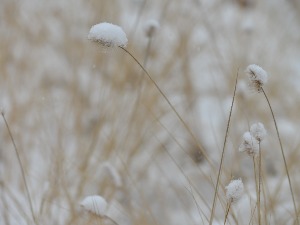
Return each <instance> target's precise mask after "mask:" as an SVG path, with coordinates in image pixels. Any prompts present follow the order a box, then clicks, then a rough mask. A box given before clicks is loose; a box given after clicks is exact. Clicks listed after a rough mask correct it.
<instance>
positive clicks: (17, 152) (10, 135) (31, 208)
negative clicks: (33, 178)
mask: <svg viewBox="0 0 300 225" xmlns="http://www.w3.org/2000/svg"><path fill="white" fill-rule="evenodd" d="M1 115H2V118H3V120H4V123H5V126H6V128H7V131H8V134H9V137H10V139H11V141H12V144H13V146H14V150H15V153H16V155H17V159H18V163H19V166H20V169H21V174H22V178H23V182H24V186H25V191H26V195H27V199H28V203H29V207H30V212H31V215H32V219H33V221H34V223H35V224H38V223H37V221H36V217H35V214H34V211H33V205H32V201H31V196H30V192H29V188H28V185H27V181H26V176H25V171H24V167H23V164H22V161H21V158H20V154H19V150H18V148H17V145H16V143H15V140H14V137H13V135H12V133H11V130H10V128H9V125H8V122H7V120H6V118H5V115H4V112H3V111H2V112H1Z"/></svg>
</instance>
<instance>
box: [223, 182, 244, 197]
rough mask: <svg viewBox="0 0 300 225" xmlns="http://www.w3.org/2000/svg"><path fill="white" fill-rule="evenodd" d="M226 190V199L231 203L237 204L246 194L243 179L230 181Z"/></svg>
mask: <svg viewBox="0 0 300 225" xmlns="http://www.w3.org/2000/svg"><path fill="white" fill-rule="evenodd" d="M225 188H226V197H227V200H228V201H229V202H237V201H238V200H239V199H240V198H241V197H242V195H243V193H244V184H243V181H242V180H241V179H237V180H232V181H230V183H229V184H228V185H227V186H226V187H225Z"/></svg>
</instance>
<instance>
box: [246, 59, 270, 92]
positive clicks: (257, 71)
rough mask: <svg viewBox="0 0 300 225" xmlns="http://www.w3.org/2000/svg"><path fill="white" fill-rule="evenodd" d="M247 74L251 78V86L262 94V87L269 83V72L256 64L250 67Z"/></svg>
mask: <svg viewBox="0 0 300 225" xmlns="http://www.w3.org/2000/svg"><path fill="white" fill-rule="evenodd" d="M245 72H246V74H247V75H248V77H249V80H250V86H251V87H252V88H254V90H256V91H258V92H261V90H262V87H263V86H264V85H265V84H266V83H267V81H268V74H267V72H266V71H265V70H264V69H262V68H261V67H260V66H258V65H255V64H252V65H249V66H248V67H247V69H246V71H245Z"/></svg>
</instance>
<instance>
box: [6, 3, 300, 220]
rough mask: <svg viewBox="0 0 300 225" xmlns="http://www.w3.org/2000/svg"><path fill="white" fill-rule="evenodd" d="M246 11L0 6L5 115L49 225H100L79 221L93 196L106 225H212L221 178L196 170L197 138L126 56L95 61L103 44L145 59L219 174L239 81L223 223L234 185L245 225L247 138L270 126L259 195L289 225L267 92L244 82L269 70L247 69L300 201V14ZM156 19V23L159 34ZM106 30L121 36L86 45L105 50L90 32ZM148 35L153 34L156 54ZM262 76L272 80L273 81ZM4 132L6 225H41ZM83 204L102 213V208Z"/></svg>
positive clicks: (263, 8) (279, 7)
mask: <svg viewBox="0 0 300 225" xmlns="http://www.w3.org/2000/svg"><path fill="white" fill-rule="evenodd" d="M143 2H145V5H144V6H143ZM239 2H241V1H219V0H205V1H201V4H199V1H178V2H176V3H175V2H172V1H169V3H168V4H165V3H164V1H153V2H152V1H151V3H150V1H140V0H138V1H137V0H136V1H131V0H124V1H120V0H118V1H89V2H87V1H83V0H73V1H72V4H70V2H67V1H59V0H53V1H39V0H27V1H19V0H3V1H2V2H1V9H0V11H1V13H0V18H1V20H0V25H1V26H0V35H1V37H2V38H1V40H2V41H1V57H0V68H1V69H0V72H1V73H0V74H1V76H0V81H1V82H0V103H1V107H0V108H3V109H4V111H5V115H6V116H7V120H8V122H9V123H10V125H11V131H12V133H13V135H14V137H15V141H16V144H17V146H18V147H19V149H20V156H21V159H22V162H23V163H24V167H25V168H24V169H25V172H26V177H27V181H28V186H29V191H30V193H31V196H32V201H33V206H34V211H35V213H36V216H37V217H38V218H39V222H40V224H45V225H47V224H57V225H61V224H74V223H75V224H88V223H94V221H92V220H93V217H92V216H91V213H85V214H83V216H81V214H80V213H81V212H77V211H76V210H74V209H75V208H76V206H78V205H79V203H80V201H81V200H82V199H84V197H85V196H90V197H91V196H93V194H95V193H96V194H97V196H100V197H101V196H102V198H103V199H105V200H106V201H107V210H104V211H106V214H102V215H105V216H108V217H110V218H111V219H113V220H114V221H116V222H117V223H118V224H120V225H121V223H122V221H123V222H124V221H125V222H126V224H129V225H130V224H131V225H132V224H133V225H134V224H155V221H154V219H155V220H157V224H174V225H177V224H187V225H188V224H201V225H202V224H207V221H206V218H209V214H210V207H211V203H212V197H213V190H214V184H215V181H216V176H215V174H214V172H213V171H214V170H213V168H212V167H210V166H208V164H207V163H206V162H205V160H202V161H201V160H199V158H201V155H200V154H199V151H198V150H199V149H198V147H197V145H196V144H195V142H194V141H193V140H192V138H191V136H190V135H189V134H188V133H187V132H186V131H185V129H184V128H183V127H182V126H181V123H180V121H178V118H177V117H176V116H175V115H174V113H173V112H172V111H171V110H170V108H168V106H167V105H166V104H165V102H164V101H163V99H161V97H160V96H159V93H157V90H156V89H155V88H153V86H151V85H148V81H147V79H145V78H144V77H143V76H140V72H141V71H140V68H139V67H138V66H137V65H136V64H135V63H134V62H133V61H132V60H131V59H130V58H128V55H126V53H124V52H123V51H112V53H111V54H102V52H101V51H99V45H100V44H102V45H105V46H109V47H118V46H122V47H125V46H127V42H128V40H129V42H130V45H129V46H128V50H129V51H130V52H132V53H133V55H135V56H136V57H137V59H138V60H139V61H140V62H143V60H144V59H145V57H148V60H147V70H149V73H151V75H152V76H153V78H155V80H156V81H157V83H158V84H159V86H160V87H161V88H162V90H163V91H164V92H165V93H166V94H167V96H168V98H169V99H170V101H171V102H172V103H173V104H174V107H175V108H176V109H177V110H178V112H179V113H180V115H181V116H182V118H183V119H184V120H185V121H186V123H187V124H188V127H189V128H190V129H191V131H192V132H193V134H194V135H195V137H196V139H197V141H199V143H200V144H202V145H203V146H204V148H205V150H206V151H207V154H208V156H209V157H210V159H211V160H212V162H213V163H214V164H213V165H214V166H215V168H217V167H218V165H219V160H220V156H221V150H222V144H223V141H224V135H225V134H224V132H225V130H226V122H227V117H228V113H229V109H230V104H231V101H232V93H233V88H234V87H233V84H234V77H235V75H236V73H237V71H240V76H239V80H238V86H239V90H238V92H237V95H236V101H235V104H234V107H233V113H232V121H231V124H230V127H229V134H228V143H227V144H228V145H227V148H226V151H225V157H224V165H223V170H222V174H221V184H222V188H220V189H219V190H220V192H219V194H218V196H219V198H220V201H218V203H217V208H216V218H215V220H214V222H215V223H216V224H217V223H219V224H223V223H222V219H223V218H224V208H223V207H222V204H220V202H223V201H225V200H226V193H225V192H224V191H223V190H224V186H225V184H227V180H228V178H229V177H232V176H233V177H242V178H243V181H244V188H245V190H246V191H245V193H244V197H243V198H242V199H241V201H239V202H237V204H234V206H233V208H232V210H234V213H235V215H236V216H237V218H238V222H239V224H241V225H243V224H249V221H250V217H251V213H249V212H253V211H254V210H255V208H254V207H255V196H256V193H255V180H254V176H253V163H252V161H251V160H249V158H248V157H244V155H243V154H240V153H239V152H238V148H239V145H240V141H241V135H242V134H243V132H244V131H246V130H250V131H251V128H250V125H251V123H252V121H260V122H261V123H262V124H264V125H265V126H266V127H267V128H268V138H266V140H264V141H263V143H262V148H263V151H264V154H263V159H262V160H263V164H262V165H265V168H264V176H263V178H264V181H263V183H264V187H266V190H265V191H266V193H267V195H266V196H268V197H267V198H269V196H270V198H272V199H271V200H272V202H274V204H273V205H272V210H273V209H274V211H268V212H267V215H270V221H267V222H268V223H266V224H282V223H284V224H288V225H289V224H293V221H291V220H292V218H293V215H292V214H293V205H292V204H291V196H290V194H289V193H290V191H289V186H288V182H287V180H286V175H285V172H284V167H283V166H282V156H281V153H280V151H279V150H280V149H279V144H278V139H277V138H276V132H275V128H274V124H273V123H272V120H271V118H270V116H271V115H270V112H269V111H268V109H267V106H266V102H265V100H264V99H263V98H261V93H260V94H256V95H251V93H250V92H247V90H248V88H247V82H246V81H247V77H246V76H242V74H243V70H244V68H246V67H247V66H248V65H249V64H252V63H257V64H259V65H261V66H263V68H264V69H262V68H261V67H259V66H257V65H256V66H252V67H253V68H254V69H253V68H252V69H253V71H256V72H255V73H256V74H258V77H259V79H258V80H255V82H256V83H259V84H264V90H265V91H266V93H267V94H268V96H269V97H270V101H271V104H272V106H273V107H274V112H275V116H276V118H277V119H278V128H279V131H280V134H281V136H282V143H283V145H284V149H285V150H286V156H287V160H288V162H290V163H289V168H290V170H291V175H292V177H291V178H292V183H293V186H294V187H295V194H297V193H300V192H299V190H300V187H299V184H300V181H299V176H297V174H298V171H299V165H297V163H296V162H297V159H298V158H299V153H298V146H299V142H300V139H299V137H298V136H296V134H298V133H299V131H300V127H299V124H300V117H299V115H298V114H297V112H298V111H299V109H298V108H299V99H298V98H297V96H299V88H298V86H299V82H300V79H299V76H298V75H299V74H300V66H299V62H298V61H299V60H298V59H299V58H300V46H299V37H300V29H299V27H300V24H299V21H300V20H299V11H298V10H296V9H297V7H293V6H292V5H291V4H292V1H283V0H278V1H272V0H268V1H252V2H253V3H254V4H253V5H251V6H250V7H246V8H244V7H243V6H240V5H239ZM11 12H15V13H11ZM149 18H155V19H156V20H157V22H158V23H159V30H158V29H157V28H158V27H157V24H156V25H155V23H154V21H153V22H151V23H150V22H149ZM99 21H109V22H111V23H114V24H118V25H119V26H117V25H114V24H111V23H100V24H97V25H95V26H93V27H92V29H91V32H90V34H89V35H88V36H89V38H90V39H91V40H92V41H96V42H98V43H99V42H100V44H98V43H97V44H98V46H97V45H96V44H92V43H91V42H89V41H88V40H87V34H88V31H89V29H90V28H91V25H92V24H95V23H97V22H99ZM147 21H148V22H147ZM147 23H148V25H147ZM146 25H147V26H148V27H147V26H146ZM145 28H148V29H149V30H148V31H149V32H150V30H151V29H152V28H155V29H156V31H157V32H156V33H154V35H155V36H154V38H152V39H151V46H150V49H149V51H148V52H147V43H148V41H149V39H148V38H146V37H145V34H146V33H147V32H146V33H145ZM150 28H151V29H150ZM123 29H124V30H123ZM146 30H147V29H146ZM124 31H126V34H125V32H124ZM150 33H151V32H150ZM150 33H149V34H150ZM126 36H127V37H128V39H127V37H126ZM95 46H97V47H95ZM259 68H261V69H259ZM264 71H265V72H264ZM266 73H269V74H272V77H270V79H269V80H268V77H267V76H266ZM266 82H267V83H266ZM0 125H1V129H0V136H1V143H0V168H1V169H0V173H1V174H0V175H1V176H0V183H1V184H3V185H1V186H0V193H1V194H0V195H1V199H3V201H2V202H1V201H0V224H11V225H19V224H22V225H23V224H24V225H27V224H32V223H33V221H32V219H31V216H30V210H29V207H28V201H27V199H26V195H25V192H24V184H23V183H22V179H20V170H19V167H18V166H17V165H16V163H17V160H16V156H15V154H14V152H13V148H12V143H11V141H10V140H9V138H8V134H7V131H6V128H5V126H3V125H4V124H3V122H2V123H1V124H0ZM251 135H252V136H255V135H254V134H253V132H252V134H251ZM295 136H296V137H295ZM248 139H249V138H248ZM282 181H283V182H282ZM44 187H45V188H44ZM268 187H269V188H268ZM296 197H298V196H296ZM97 198H98V197H96V199H97ZM266 200H267V201H266V202H268V199H266ZM271 200H270V202H271ZM88 202H89V203H87V205H89V207H90V209H89V210H91V211H92V210H94V209H95V207H94V206H95V205H91V202H93V199H90V201H88ZM102 203H103V202H102ZM102 203H101V204H100V206H101V207H102V206H103V208H105V207H104V203H103V204H102ZM277 203H278V204H277ZM197 205H198V206H199V209H200V212H199V210H198V208H197ZM97 207H98V206H97ZM273 212H275V213H273ZM277 212H278V214H277ZM90 216H91V217H90ZM96 217H97V219H99V218H98V217H99V216H97V215H96ZM255 217H256V214H254V216H253V219H252V220H253V223H255V222H256V221H255ZM153 218H154V219H153ZM100 219H102V218H100ZM230 219H231V218H229V220H230ZM89 220H91V221H89ZM96 222H97V221H96ZM230 223H231V224H235V223H234V221H230Z"/></svg>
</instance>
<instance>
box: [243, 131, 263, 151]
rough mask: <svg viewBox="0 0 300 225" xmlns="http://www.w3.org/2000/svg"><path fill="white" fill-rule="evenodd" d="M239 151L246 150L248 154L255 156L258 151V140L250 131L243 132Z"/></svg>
mask: <svg viewBox="0 0 300 225" xmlns="http://www.w3.org/2000/svg"><path fill="white" fill-rule="evenodd" d="M239 151H240V152H246V153H247V154H248V155H249V156H257V154H258V153H259V142H258V140H257V139H256V138H255V137H253V136H252V135H251V133H250V132H246V133H244V135H243V143H242V144H241V145H240V147H239Z"/></svg>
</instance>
